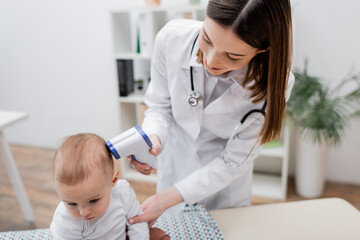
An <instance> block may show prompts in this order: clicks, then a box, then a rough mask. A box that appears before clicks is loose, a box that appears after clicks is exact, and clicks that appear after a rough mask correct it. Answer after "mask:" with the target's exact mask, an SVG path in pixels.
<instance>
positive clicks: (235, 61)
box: [199, 17, 264, 75]
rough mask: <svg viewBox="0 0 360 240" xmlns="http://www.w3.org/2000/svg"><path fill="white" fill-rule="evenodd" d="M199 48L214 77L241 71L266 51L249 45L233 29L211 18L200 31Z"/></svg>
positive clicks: (207, 67)
mask: <svg viewBox="0 0 360 240" xmlns="http://www.w3.org/2000/svg"><path fill="white" fill-rule="evenodd" d="M199 47H200V49H201V51H202V52H203V65H204V66H205V69H206V70H207V71H208V72H210V73H211V74H214V75H220V74H223V73H226V72H229V71H232V70H237V69H240V68H242V67H244V66H246V65H247V64H248V63H249V62H250V61H251V59H252V58H253V57H254V56H255V55H256V54H258V53H259V52H263V51H264V50H259V49H257V48H254V47H252V46H250V45H248V44H247V43H245V42H244V41H242V40H241V39H240V38H239V37H237V36H236V35H235V34H234V33H233V31H232V29H231V27H226V28H224V27H223V26H221V25H219V24H218V23H216V22H215V21H213V20H212V19H211V18H209V17H206V19H205V22H204V24H203V27H202V29H201V31H200V35H199Z"/></svg>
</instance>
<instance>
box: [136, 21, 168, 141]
mask: <svg viewBox="0 0 360 240" xmlns="http://www.w3.org/2000/svg"><path fill="white" fill-rule="evenodd" d="M166 33H167V26H165V27H164V28H163V29H162V30H160V32H159V33H158V34H157V36H156V40H155V46H154V51H153V58H152V64H151V81H150V84H149V87H148V89H147V91H146V95H145V104H146V105H147V106H148V107H149V109H148V110H147V111H146V112H145V118H144V121H143V124H142V127H143V129H144V131H145V132H146V133H147V134H148V135H151V134H154V133H155V134H157V135H158V136H159V137H160V140H161V142H164V141H165V139H166V137H167V134H168V131H169V129H170V126H171V122H172V119H173V117H172V111H171V102H170V93H169V89H168V79H167V63H166V44H165V41H166Z"/></svg>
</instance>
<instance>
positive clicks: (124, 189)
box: [112, 179, 132, 194]
mask: <svg viewBox="0 0 360 240" xmlns="http://www.w3.org/2000/svg"><path fill="white" fill-rule="evenodd" d="M131 189H132V188H131V186H130V184H129V182H128V181H126V180H125V179H119V180H118V181H117V183H116V185H115V186H114V187H113V189H112V191H113V192H116V193H121V194H128V192H129V191H130V190H131Z"/></svg>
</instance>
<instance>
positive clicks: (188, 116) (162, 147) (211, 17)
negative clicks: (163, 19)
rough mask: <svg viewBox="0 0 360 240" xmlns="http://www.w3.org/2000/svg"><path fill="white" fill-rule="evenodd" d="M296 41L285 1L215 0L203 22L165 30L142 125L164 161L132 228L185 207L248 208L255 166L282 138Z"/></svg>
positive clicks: (144, 168)
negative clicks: (265, 148)
mask: <svg viewBox="0 0 360 240" xmlns="http://www.w3.org/2000/svg"><path fill="white" fill-rule="evenodd" d="M291 36H292V33H291V9H290V2H289V0H237V1H236V0H210V1H209V3H208V7H207V11H206V19H205V21H204V22H198V21H193V20H173V21H171V22H169V23H168V24H166V26H164V27H163V29H162V30H161V31H160V32H159V33H158V35H157V37H156V41H155V47H154V55H153V59H152V68H151V79H152V80H151V83H150V85H149V88H148V90H147V93H146V97H145V103H146V104H147V105H148V106H149V109H148V110H147V111H146V115H145V119H144V122H143V126H142V127H143V129H144V131H145V132H146V133H147V134H148V135H150V138H151V140H152V142H153V144H154V146H153V148H152V149H151V153H152V154H153V155H157V156H158V171H157V175H158V178H157V179H158V182H157V194H155V195H153V196H151V197H150V198H148V199H147V200H146V201H145V202H144V203H143V204H142V209H143V212H144V214H143V215H140V216H137V217H134V218H132V219H130V223H131V222H132V223H137V222H144V221H147V222H149V225H152V224H153V223H154V222H155V220H156V219H157V218H158V217H159V216H160V215H161V214H162V213H163V212H164V211H165V210H166V209H168V208H170V207H173V206H175V205H176V207H179V206H183V205H184V203H186V204H189V205H192V204H195V203H202V204H204V205H205V206H206V207H207V209H217V208H227V207H240V206H246V205H249V204H250V200H251V185H252V172H253V162H254V159H255V158H256V157H257V156H258V155H259V153H260V151H261V148H262V145H263V144H264V143H266V142H269V141H271V140H273V139H275V138H277V137H278V136H279V134H280V130H281V123H282V119H283V117H284V110H285V106H286V100H287V99H288V98H289V95H290V91H291V88H292V86H293V83H294V78H293V76H292V74H291V73H290V67H291V49H292V38H291ZM240 122H241V124H240V125H239V123H240ZM235 129H236V130H235ZM131 165H132V166H133V167H134V168H135V169H136V170H137V171H139V172H141V173H143V174H150V173H151V171H152V170H153V169H151V168H150V167H149V166H148V165H144V164H141V163H139V162H137V161H135V160H131Z"/></svg>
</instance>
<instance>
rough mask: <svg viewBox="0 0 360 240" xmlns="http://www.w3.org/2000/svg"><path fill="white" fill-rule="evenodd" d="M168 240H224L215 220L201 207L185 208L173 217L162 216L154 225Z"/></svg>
mask: <svg viewBox="0 0 360 240" xmlns="http://www.w3.org/2000/svg"><path fill="white" fill-rule="evenodd" d="M154 227H158V228H161V229H162V230H164V231H165V232H166V233H167V234H168V235H169V236H170V239H176V240H182V239H209V240H215V239H224V235H223V234H222V232H221V231H220V228H219V226H218V225H217V223H216V222H215V220H214V219H213V218H212V217H211V216H210V214H209V212H208V211H207V210H206V208H205V207H204V206H203V205H195V206H186V207H185V209H184V210H182V211H179V212H177V213H175V214H174V215H167V214H163V215H162V216H161V217H160V218H159V219H158V220H157V221H156V223H155V224H154Z"/></svg>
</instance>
